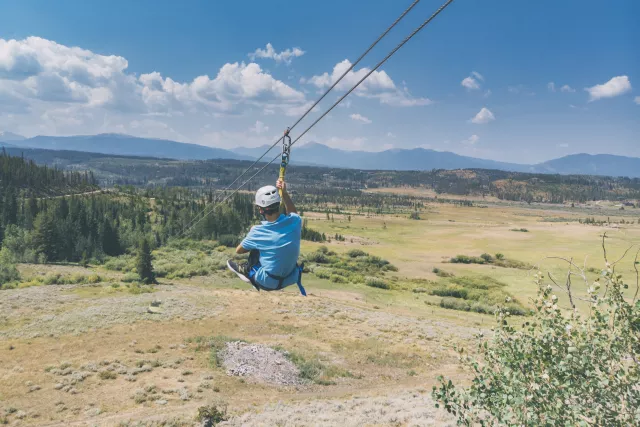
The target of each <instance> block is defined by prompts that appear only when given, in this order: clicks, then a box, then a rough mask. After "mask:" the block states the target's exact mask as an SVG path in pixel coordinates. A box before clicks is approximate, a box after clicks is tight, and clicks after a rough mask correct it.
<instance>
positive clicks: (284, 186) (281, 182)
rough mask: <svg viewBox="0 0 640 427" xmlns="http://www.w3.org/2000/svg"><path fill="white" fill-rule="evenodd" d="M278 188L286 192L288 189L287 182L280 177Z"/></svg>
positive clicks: (277, 183)
mask: <svg viewBox="0 0 640 427" xmlns="http://www.w3.org/2000/svg"><path fill="white" fill-rule="evenodd" d="M276 188H277V189H278V190H282V192H285V191H287V184H286V183H285V182H284V181H283V180H282V179H279V180H278V182H276Z"/></svg>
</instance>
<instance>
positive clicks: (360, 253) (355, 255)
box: [347, 249, 368, 258]
mask: <svg viewBox="0 0 640 427" xmlns="http://www.w3.org/2000/svg"><path fill="white" fill-rule="evenodd" d="M347 255H348V256H349V257H350V258H358V257H361V256H367V255H368V254H367V253H366V252H365V251H363V250H361V249H351V250H350V251H348V252H347Z"/></svg>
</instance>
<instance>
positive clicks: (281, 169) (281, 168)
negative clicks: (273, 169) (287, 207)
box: [278, 166, 287, 204]
mask: <svg viewBox="0 0 640 427" xmlns="http://www.w3.org/2000/svg"><path fill="white" fill-rule="evenodd" d="M286 170H287V168H285V167H282V166H280V176H279V177H278V178H279V179H281V180H283V181H284V175H285V172H286ZM278 192H279V193H280V204H284V201H283V200H282V189H280V190H279V191H278Z"/></svg>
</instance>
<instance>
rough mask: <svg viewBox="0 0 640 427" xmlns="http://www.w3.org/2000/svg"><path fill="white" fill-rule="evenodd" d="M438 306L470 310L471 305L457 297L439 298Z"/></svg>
mask: <svg viewBox="0 0 640 427" xmlns="http://www.w3.org/2000/svg"><path fill="white" fill-rule="evenodd" d="M440 307H443V308H449V309H452V310H460V311H469V310H471V305H470V304H469V303H468V302H466V301H465V300H460V299H457V298H442V299H441V300H440Z"/></svg>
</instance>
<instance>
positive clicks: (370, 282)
mask: <svg viewBox="0 0 640 427" xmlns="http://www.w3.org/2000/svg"><path fill="white" fill-rule="evenodd" d="M364 284H365V285H367V286H371V287H372V288H380V289H391V287H390V286H389V285H388V284H387V282H385V281H384V280H382V279H378V278H377V277H366V278H365V279H364Z"/></svg>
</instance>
